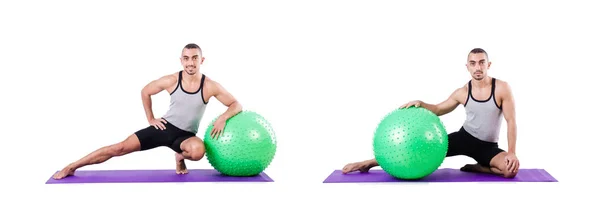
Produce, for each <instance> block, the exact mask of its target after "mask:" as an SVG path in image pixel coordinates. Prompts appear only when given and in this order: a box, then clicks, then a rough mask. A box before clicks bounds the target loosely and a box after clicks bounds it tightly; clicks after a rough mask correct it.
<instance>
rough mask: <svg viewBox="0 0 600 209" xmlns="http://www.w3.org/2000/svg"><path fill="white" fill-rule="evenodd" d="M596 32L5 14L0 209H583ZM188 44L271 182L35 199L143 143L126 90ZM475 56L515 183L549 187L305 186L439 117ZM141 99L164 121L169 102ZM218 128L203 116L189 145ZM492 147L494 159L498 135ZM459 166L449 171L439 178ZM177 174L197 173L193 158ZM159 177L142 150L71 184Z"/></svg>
mask: <svg viewBox="0 0 600 209" xmlns="http://www.w3.org/2000/svg"><path fill="white" fill-rule="evenodd" d="M597 19H600V15H597V6H594V5H592V4H590V3H580V2H576V1H569V3H566V2H565V1H562V2H553V1H540V2H533V1H528V2H519V3H507V2H503V3H489V2H481V1H438V2H431V1H420V2H419V3H414V2H412V1H411V2H408V1H407V2H402V3H400V2H398V1H293V2H292V1H286V2H284V1H189V2H180V1H170V3H154V2H152V3H151V2H142V1H140V2H133V1H128V2H117V1H114V2H108V1H103V2H85V3H84V2H78V1H39V2H30V1H19V3H14V2H11V3H8V2H3V3H2V4H1V5H0V23H1V26H2V32H1V39H0V53H1V54H0V55H1V56H0V69H1V70H2V73H1V78H2V81H1V82H0V83H1V85H2V89H3V94H2V102H1V103H0V105H1V107H0V111H1V115H2V116H3V117H4V120H2V126H1V127H2V130H3V131H2V132H3V134H2V139H3V142H4V143H3V145H2V146H0V147H1V148H0V149H2V152H1V153H2V169H3V170H2V181H3V182H4V183H3V186H1V187H0V188H2V190H3V191H7V192H10V193H9V194H10V195H9V196H4V197H5V198H3V199H4V200H3V201H2V202H3V204H7V206H8V204H10V203H16V204H19V206H12V207H17V208H21V207H25V206H26V205H29V204H43V206H45V207H50V206H51V207H54V206H56V207H61V208H82V207H85V208H90V207H91V208H105V207H113V208H114V207H116V208H120V207H141V208H145V207H152V208H165V207H171V208H173V207H178V208H204V207H211V206H212V207H226V208H227V207H229V206H244V207H249V208H263V207H268V208H281V207H285V206H295V205H298V206H312V207H315V206H323V207H333V206H335V207H340V208H349V207H350V208H353V207H357V208H364V207H381V206H388V207H394V208H398V207H399V208H402V207H405V208H406V207H411V206H412V207H415V206H416V207H424V206H442V207H461V208H464V207H469V206H473V207H480V206H482V207H483V206H485V207H498V208H506V207H509V208H510V207H523V206H524V204H526V205H548V206H552V205H556V206H561V205H563V204H564V205H578V204H582V203H585V202H589V201H593V199H591V197H592V194H591V193H586V192H584V191H583V190H582V189H581V188H592V187H591V186H592V185H591V184H595V183H593V182H591V181H592V180H593V178H594V177H595V175H596V174H597V172H595V170H594V169H596V168H595V163H594V162H595V160H594V159H595V157H596V154H595V153H596V151H597V146H598V142H597V140H598V139H599V137H598V129H597V126H598V122H597V118H598V116H599V115H598V113H597V111H596V110H597V107H596V102H597V97H598V93H597V91H598V87H597V81H596V80H597V79H596V78H597V77H596V76H593V74H592V73H596V71H597V70H598V67H597V58H598V51H597V49H598V47H600V44H599V41H598V38H597V37H599V36H600V34H599V33H598V31H597V26H596V25H597ZM187 43H197V44H199V45H200V46H201V47H202V49H203V51H204V56H205V57H206V61H205V63H204V65H202V66H201V69H200V71H201V72H202V73H205V74H206V75H207V76H210V77H211V78H213V79H215V80H216V81H218V82H220V83H221V84H222V85H223V86H224V87H225V88H226V89H227V90H229V91H230V92H231V93H232V94H233V95H234V96H235V97H236V98H237V99H238V100H239V101H240V102H241V103H242V105H243V106H244V108H245V109H247V110H253V111H257V112H259V113H260V114H262V115H263V116H265V117H266V118H267V119H268V120H269V121H270V122H271V123H272V124H273V127H274V129H275V131H276V134H277V137H278V150H277V154H276V157H275V160H274V161H273V163H272V164H271V166H270V167H269V168H268V169H267V170H266V173H267V174H268V175H270V176H271V177H272V178H273V179H274V180H275V182H274V183H268V184H262V183H259V184H254V183H244V184H237V183H186V184H117V185H110V184H92V185H45V184H44V183H45V181H46V180H48V178H50V176H51V175H52V173H54V172H55V171H56V170H59V169H61V168H62V167H64V166H65V165H67V164H68V163H70V162H72V161H74V160H77V159H79V158H80V157H82V156H84V155H86V154H88V153H89V152H91V151H93V150H95V149H97V148H99V147H101V146H105V145H109V144H112V143H116V142H119V141H121V140H123V139H125V137H127V136H128V135H129V134H131V133H133V132H134V131H137V130H138V129H141V128H144V127H146V126H147V125H148V124H147V122H146V119H145V116H144V111H143V107H142V102H141V98H140V90H141V89H142V87H143V86H144V85H146V84H147V83H148V82H150V81H151V80H153V79H157V78H159V77H161V76H163V75H166V74H170V73H173V72H176V71H178V70H180V69H181V65H180V62H179V55H180V52H181V49H182V47H183V46H184V45H185V44H187ZM474 47H481V48H483V49H485V50H487V51H488V53H489V56H490V61H491V62H492V66H491V69H490V71H489V73H490V75H491V76H494V77H497V78H499V79H502V80H505V81H508V82H509V84H510V85H511V87H512V89H513V91H514V96H515V99H516V108H517V125H518V142H517V155H518V157H519V159H520V160H521V167H522V168H543V169H546V170H547V171H549V172H550V173H551V174H552V175H553V176H554V177H556V178H557V179H558V180H559V181H560V183H558V184H547V183H546V184H544V183H543V184H527V183H520V184H512V183H501V184H360V185H354V184H335V185H334V184H322V183H321V182H322V181H323V180H324V179H325V178H326V177H327V175H329V174H330V173H331V172H332V171H333V170H335V169H341V168H342V167H343V166H344V165H345V164H346V163H349V162H354V161H361V160H366V159H369V158H372V157H373V155H372V147H371V137H372V134H373V131H374V129H375V127H376V125H377V123H378V122H379V120H380V119H381V117H382V116H384V115H385V114H386V113H387V112H389V111H391V110H392V109H393V108H396V107H397V106H399V105H401V104H403V103H405V102H408V101H410V100H414V99H420V100H423V101H425V102H429V103H438V102H441V101H443V100H444V99H446V98H447V97H448V96H449V95H450V93H451V92H452V91H454V90H455V89H456V88H458V87H460V86H462V85H463V84H465V83H466V82H467V81H468V79H470V76H469V74H468V73H467V69H466V67H465V63H466V58H467V53H468V52H469V50H471V49H472V48H474ZM152 99H153V105H154V113H155V115H156V116H157V117H158V116H161V115H163V114H164V113H165V112H166V110H167V108H168V103H169V98H168V94H167V93H166V92H163V93H161V94H159V95H157V96H155V97H153V98H152ZM223 111H225V107H223V106H222V105H220V104H219V103H218V101H217V100H215V99H212V100H211V101H210V105H209V107H208V109H207V111H206V115H205V117H204V119H203V121H202V124H201V127H200V132H201V133H204V130H205V128H206V126H207V125H208V122H209V121H211V120H212V119H213V118H214V117H217V116H218V115H219V114H221V113H222V112H223ZM464 118H465V115H464V109H463V108H462V107H459V108H457V109H456V110H455V111H454V112H452V113H450V114H448V115H445V116H443V117H442V120H443V122H444V124H445V125H446V128H447V130H448V132H452V131H456V130H458V128H460V125H461V124H462V122H463V120H464ZM501 137H502V138H501V141H500V146H501V147H502V148H505V149H506V148H507V147H506V145H507V142H506V123H503V124H502V135H501ZM471 162H473V161H472V160H470V159H468V158H466V157H453V158H448V159H447V160H446V161H445V162H444V164H443V165H442V167H459V166H462V165H464V164H465V163H471ZM187 165H188V167H189V168H191V169H194V168H210V165H209V164H208V163H207V162H206V159H203V160H202V161H200V162H188V164H187ZM174 166H175V165H174V156H173V152H172V151H171V150H169V149H168V148H157V149H154V150H151V151H147V152H140V153H134V154H131V155H127V156H123V157H119V158H114V159H111V160H109V161H107V162H106V163H104V164H100V165H93V166H89V167H85V168H82V169H172V168H174ZM581 186H583V187H581ZM580 187H581V188H580ZM302 195H306V196H302ZM570 197H573V198H575V199H576V200H568V198H570ZM6 200H8V201H6ZM313 201H323V202H322V203H317V202H313ZM519 201H526V202H522V203H519ZM82 204H85V205H87V206H82ZM582 206H583V205H582ZM12 207H11V208H12Z"/></svg>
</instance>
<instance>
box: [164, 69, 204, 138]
mask: <svg viewBox="0 0 600 209" xmlns="http://www.w3.org/2000/svg"><path fill="white" fill-rule="evenodd" d="M182 73H183V71H179V78H178V79H177V87H175V90H173V92H171V105H170V106H169V110H168V111H167V113H166V114H165V116H163V119H165V120H166V121H167V122H168V123H171V124H172V125H174V126H175V127H177V128H180V129H182V130H184V131H189V132H192V133H194V134H196V133H198V126H199V125H200V121H201V120H202V116H203V115H204V110H206V105H207V104H208V102H206V101H204V97H203V94H202V87H204V78H205V76H204V74H203V75H202V79H201V81H200V87H199V88H198V89H195V91H192V92H190V91H186V90H185V89H183V86H182V85H181V78H182V75H181V74H182Z"/></svg>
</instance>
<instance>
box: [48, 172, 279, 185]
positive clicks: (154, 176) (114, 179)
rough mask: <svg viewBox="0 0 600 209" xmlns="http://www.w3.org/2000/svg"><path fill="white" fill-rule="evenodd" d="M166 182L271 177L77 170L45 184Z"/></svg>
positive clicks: (264, 178)
mask: <svg viewBox="0 0 600 209" xmlns="http://www.w3.org/2000/svg"><path fill="white" fill-rule="evenodd" d="M52 175H54V174H52ZM166 182H273V179H271V177H269V176H268V175H267V174H265V173H264V172H263V173H260V174H259V175H257V176H252V177H233V176H225V175H222V174H221V173H219V172H218V171H216V170H214V169H188V173H187V174H183V175H181V174H176V173H175V170H174V169H167V170H78V171H75V175H73V176H68V177H66V178H63V179H60V180H56V179H53V178H52V176H50V179H48V181H46V184H69V183H166Z"/></svg>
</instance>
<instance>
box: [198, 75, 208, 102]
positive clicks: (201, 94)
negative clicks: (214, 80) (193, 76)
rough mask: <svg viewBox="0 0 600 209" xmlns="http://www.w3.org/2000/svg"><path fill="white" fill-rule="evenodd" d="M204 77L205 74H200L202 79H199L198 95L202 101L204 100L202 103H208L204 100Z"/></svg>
mask: <svg viewBox="0 0 600 209" xmlns="http://www.w3.org/2000/svg"><path fill="white" fill-rule="evenodd" d="M205 77H206V75H204V74H202V80H201V81H200V90H199V91H200V97H202V102H204V104H208V102H206V100H204V78H205Z"/></svg>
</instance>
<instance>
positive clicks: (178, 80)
mask: <svg viewBox="0 0 600 209" xmlns="http://www.w3.org/2000/svg"><path fill="white" fill-rule="evenodd" d="M181 73H183V70H182V71H179V76H178V77H177V86H175V89H173V91H172V92H171V93H170V94H169V95H173V94H174V93H175V91H177V89H178V88H179V86H180V85H181Z"/></svg>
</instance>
